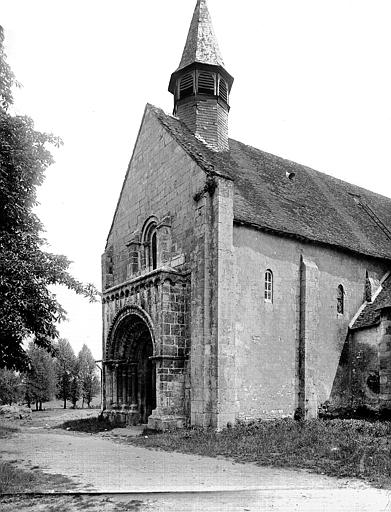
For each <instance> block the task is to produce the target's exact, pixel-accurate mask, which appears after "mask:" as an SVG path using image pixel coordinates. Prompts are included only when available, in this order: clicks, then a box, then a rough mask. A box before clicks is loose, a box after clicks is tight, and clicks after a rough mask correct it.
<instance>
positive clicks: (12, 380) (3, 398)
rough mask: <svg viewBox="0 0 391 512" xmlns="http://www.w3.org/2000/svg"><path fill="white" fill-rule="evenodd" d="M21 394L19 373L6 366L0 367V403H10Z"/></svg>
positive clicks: (20, 396) (21, 384) (18, 398)
mask: <svg viewBox="0 0 391 512" xmlns="http://www.w3.org/2000/svg"><path fill="white" fill-rule="evenodd" d="M22 396H23V383H22V381H21V378H20V375H18V374H17V373H15V372H14V371H11V370H7V369H6V368H3V369H0V403H2V404H3V405H12V404H13V403H15V402H18V401H19V400H20V399H21V398H22Z"/></svg>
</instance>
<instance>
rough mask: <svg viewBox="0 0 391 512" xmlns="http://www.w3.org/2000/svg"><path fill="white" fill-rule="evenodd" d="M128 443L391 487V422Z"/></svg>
mask: <svg viewBox="0 0 391 512" xmlns="http://www.w3.org/2000/svg"><path fill="white" fill-rule="evenodd" d="M144 434H147V437H146V436H145V435H144V436H140V437H135V438H127V439H126V442H129V443H132V444H136V445H138V446H144V447H146V448H159V449H163V450H168V451H178V452H183V453H193V454H198V455H207V456H210V457H216V456H223V457H226V458H229V459H233V460H235V461H236V462H253V463H256V464H260V465H266V466H267V465H272V466H280V467H291V468H305V469H309V470H312V471H315V472H317V473H322V474H327V475H331V476H336V477H358V478H362V479H364V480H366V481H368V482H371V483H372V484H374V485H376V486H379V487H386V488H391V422H379V421H377V422H368V421H365V420H327V421H325V420H311V421H307V422H300V421H294V420H292V419H284V420H276V421H259V422H254V423H252V424H250V425H241V424H239V425H237V426H235V427H234V428H230V429H225V430H223V431H221V432H216V431H215V430H212V429H198V428H197V429H188V430H176V431H172V432H165V433H160V434H154V433H152V432H145V433H144Z"/></svg>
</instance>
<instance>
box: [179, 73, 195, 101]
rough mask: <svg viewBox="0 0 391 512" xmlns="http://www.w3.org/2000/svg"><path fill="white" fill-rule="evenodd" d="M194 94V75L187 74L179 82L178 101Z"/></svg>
mask: <svg viewBox="0 0 391 512" xmlns="http://www.w3.org/2000/svg"><path fill="white" fill-rule="evenodd" d="M193 92H194V75H193V73H187V75H185V76H184V77H183V78H181V81H180V82H179V99H182V98H186V97H187V96H191V95H192V94H193Z"/></svg>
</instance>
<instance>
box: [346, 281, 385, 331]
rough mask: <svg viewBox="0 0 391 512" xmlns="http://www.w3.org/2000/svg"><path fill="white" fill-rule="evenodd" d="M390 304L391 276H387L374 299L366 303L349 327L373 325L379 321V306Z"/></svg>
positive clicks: (357, 327)
mask: <svg viewBox="0 0 391 512" xmlns="http://www.w3.org/2000/svg"><path fill="white" fill-rule="evenodd" d="M389 304H391V276H389V277H388V278H387V279H386V280H385V281H384V283H383V285H382V290H381V292H380V293H379V295H378V296H377V297H376V299H375V300H374V301H373V302H371V303H368V304H367V305H366V306H365V308H364V309H363V310H362V311H361V313H360V315H359V316H358V317H357V319H356V321H355V322H354V324H353V325H352V327H351V329H364V328H366V327H373V326H375V325H378V324H379V322H380V310H379V308H381V307H383V306H385V305H389Z"/></svg>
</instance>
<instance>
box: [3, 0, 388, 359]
mask: <svg viewBox="0 0 391 512" xmlns="http://www.w3.org/2000/svg"><path fill="white" fill-rule="evenodd" d="M195 3H196V1H195V0H166V1H162V0H143V1H142V2H139V1H136V0H111V1H110V2H109V1H106V2H104V1H101V0H78V1H76V0H0V24H1V25H3V27H4V29H5V36H6V40H5V44H6V51H7V54H8V60H9V63H10V64H11V66H12V68H13V70H14V72H15V74H16V76H17V79H18V80H19V81H20V82H21V83H22V84H23V88H22V89H20V90H19V91H17V93H16V95H15V100H16V110H17V112H18V113H20V114H27V115H30V116H31V117H32V118H33V119H34V121H35V123H36V128H37V129H39V130H41V131H48V132H53V133H55V134H56V135H59V136H61V137H62V139H63V141H64V146H63V147H62V148H61V149H59V150H58V151H56V152H55V158H56V164H55V165H54V166H52V167H51V168H50V169H49V170H48V172H47V178H46V181H45V183H44V185H43V186H42V187H41V189H40V191H39V201H40V207H39V209H38V214H39V216H40V218H41V220H42V221H43V223H44V224H45V226H46V238H47V240H48V242H49V243H50V250H52V251H53V252H57V253H61V254H65V255H66V256H68V257H69V258H70V259H71V260H72V261H73V262H74V263H73V265H72V268H71V270H72V272H73V274H74V275H75V277H77V278H79V279H81V280H83V281H92V282H94V283H95V284H96V285H97V286H98V287H99V288H100V255H101V253H102V252H103V250H104V246H105V241H106V236H107V234H108V230H109V227H110V224H111V220H112V216H113V213H114V209H115V205H116V202H117V199H118V195H119V192H120V189H121V185H122V180H123V178H124V175H125V171H126V168H127V165H128V161H129V158H130V156H131V153H132V148H133V144H134V141H135V138H136V136H137V132H138V128H139V124H140V121H141V117H142V113H143V110H144V107H145V104H146V103H147V102H150V103H152V104H154V105H157V106H159V107H161V108H163V110H165V111H166V112H171V111H172V106H173V100H172V97H171V95H170V93H168V91H167V87H168V82H169V78H170V74H171V72H172V71H174V70H175V69H176V67H177V66H178V64H179V61H180V57H181V54H182V50H183V46H184V43H185V39H186V35H187V31H188V28H189V24H190V20H191V17H192V14H193V10H194V6H195ZM208 5H209V10H210V12H211V15H212V19H213V23H214V28H215V32H216V35H217V39H218V41H219V44H220V48H221V50H222V54H223V57H224V60H225V64H226V68H227V70H228V71H229V73H231V74H232V75H233V76H234V78H235V82H234V85H233V88H232V94H231V101H230V103H231V113H230V136H231V137H232V138H235V139H238V140H240V141H242V142H245V143H247V144H250V145H253V146H255V147H258V148H260V149H262V150H264V151H268V152H271V153H274V154H277V155H280V156H283V157H285V158H289V159H291V160H294V161H297V162H299V163H303V164H306V165H308V166H311V167H313V168H315V169H317V170H320V171H323V172H326V173H328V174H331V175H333V176H336V177H338V178H341V179H343V180H346V181H350V182H352V183H355V184H357V185H360V186H363V187H365V188H369V189H371V190H373V191H375V192H378V193H381V194H384V195H387V196H389V197H390V196H391V164H390V157H389V149H390V134H391V130H390V128H391V102H390V95H391V66H390V52H391V30H390V28H389V25H390V14H391V3H390V2H389V0H367V1H362V0H327V1H324V0H272V1H271V0H240V2H239V1H234V0H209V2H208ZM58 296H59V298H60V299H61V302H62V303H63V305H64V307H65V309H67V311H68V316H69V321H68V322H66V323H63V324H62V325H60V333H61V335H62V336H63V337H66V338H68V339H69V341H70V342H71V344H72V345H73V347H74V349H75V350H76V351H78V350H79V349H80V348H81V346H82V344H83V343H87V345H88V346H89V347H90V348H91V349H92V351H93V354H94V356H95V357H96V358H97V359H100V358H101V324H100V322H101V319H100V316H101V306H100V305H99V304H95V305H90V304H89V303H88V302H87V301H86V300H84V299H80V298H75V296H74V295H73V294H70V293H64V292H62V291H59V292H58Z"/></svg>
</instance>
